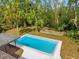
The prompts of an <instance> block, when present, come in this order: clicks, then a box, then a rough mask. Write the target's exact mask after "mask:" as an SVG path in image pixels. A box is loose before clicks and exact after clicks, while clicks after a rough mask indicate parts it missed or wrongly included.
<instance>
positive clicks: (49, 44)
mask: <svg viewBox="0 0 79 59" xmlns="http://www.w3.org/2000/svg"><path fill="white" fill-rule="evenodd" d="M16 43H17V44H20V45H24V46H28V47H31V48H34V49H37V50H40V51H42V52H46V53H49V54H52V53H53V52H54V50H55V48H56V46H57V43H58V42H57V41H56V40H54V39H48V38H44V37H40V36H35V35H29V34H27V35H24V36H22V37H21V38H19V39H17V40H16Z"/></svg>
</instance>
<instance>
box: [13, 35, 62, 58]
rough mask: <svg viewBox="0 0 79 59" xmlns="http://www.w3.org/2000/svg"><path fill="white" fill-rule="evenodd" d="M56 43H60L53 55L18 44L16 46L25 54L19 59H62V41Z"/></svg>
mask: <svg viewBox="0 0 79 59" xmlns="http://www.w3.org/2000/svg"><path fill="white" fill-rule="evenodd" d="M23 36H25V35H23ZM23 36H22V37H23ZM56 41H58V44H57V46H56V48H55V51H54V52H53V53H52V54H48V53H44V52H41V51H39V50H37V49H34V48H31V47H27V46H24V45H18V44H17V45H16V46H17V47H20V48H21V49H23V54H22V56H21V57H20V58H18V59H61V56H60V53H61V46H62V41H59V40H56ZM12 45H13V44H12Z"/></svg>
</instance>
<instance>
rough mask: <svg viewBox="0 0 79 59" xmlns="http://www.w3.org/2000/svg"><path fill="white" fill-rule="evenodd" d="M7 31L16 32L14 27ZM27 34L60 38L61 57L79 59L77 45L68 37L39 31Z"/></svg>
mask: <svg viewBox="0 0 79 59" xmlns="http://www.w3.org/2000/svg"><path fill="white" fill-rule="evenodd" d="M7 32H8V33H11V34H17V33H18V32H17V31H16V30H15V29H12V30H9V31H7ZM26 34H27V33H26ZM29 34H33V35H38V36H43V37H47V38H53V39H57V40H61V41H62V42H63V44H62V50H61V56H62V59H79V46H78V45H77V44H76V43H75V42H74V41H73V40H71V39H70V38H69V37H66V36H59V35H54V34H44V33H41V32H34V31H33V32H29Z"/></svg>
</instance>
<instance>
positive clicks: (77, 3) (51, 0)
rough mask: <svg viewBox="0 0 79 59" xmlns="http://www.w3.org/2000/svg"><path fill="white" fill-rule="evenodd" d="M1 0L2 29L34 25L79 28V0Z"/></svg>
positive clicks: (36, 26)
mask: <svg viewBox="0 0 79 59" xmlns="http://www.w3.org/2000/svg"><path fill="white" fill-rule="evenodd" d="M60 1H61V0H0V31H1V32H2V31H5V30H8V29H12V28H18V27H27V26H34V27H35V28H36V30H37V29H38V28H42V27H49V28H54V29H56V30H59V31H67V32H68V31H78V30H79V0H67V1H68V3H66V0H62V1H61V2H60Z"/></svg>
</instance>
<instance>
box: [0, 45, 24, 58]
mask: <svg viewBox="0 0 79 59" xmlns="http://www.w3.org/2000/svg"><path fill="white" fill-rule="evenodd" d="M0 50H2V51H3V52H5V53H7V54H9V55H11V56H13V57H15V58H16V59H17V58H19V57H20V56H21V55H18V54H16V53H15V52H17V51H18V50H21V52H23V50H22V49H21V48H19V47H15V46H13V45H10V44H7V45H4V46H1V47H0Z"/></svg>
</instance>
